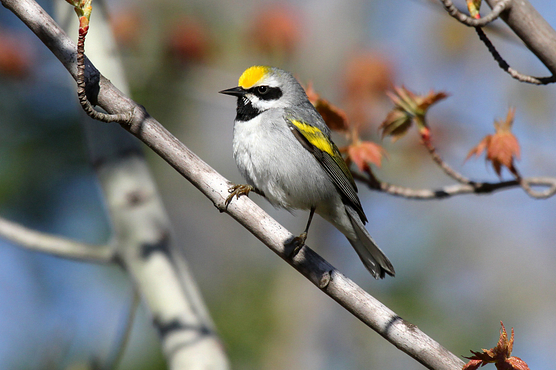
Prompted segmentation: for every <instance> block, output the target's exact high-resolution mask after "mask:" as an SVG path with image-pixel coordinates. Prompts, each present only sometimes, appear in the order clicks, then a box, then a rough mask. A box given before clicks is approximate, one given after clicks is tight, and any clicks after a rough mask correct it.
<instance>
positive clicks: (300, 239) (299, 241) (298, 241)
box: [290, 207, 315, 258]
mask: <svg viewBox="0 0 556 370" xmlns="http://www.w3.org/2000/svg"><path fill="white" fill-rule="evenodd" d="M314 214H315V207H311V212H310V213H309V220H307V226H305V231H303V232H302V233H301V235H299V236H296V237H295V238H293V240H292V245H293V247H294V248H293V250H292V252H291V253H290V258H293V257H295V256H296V255H297V253H299V250H300V249H301V248H302V247H303V246H304V245H305V240H307V233H308V232H309V226H311V221H312V220H313V215H314Z"/></svg>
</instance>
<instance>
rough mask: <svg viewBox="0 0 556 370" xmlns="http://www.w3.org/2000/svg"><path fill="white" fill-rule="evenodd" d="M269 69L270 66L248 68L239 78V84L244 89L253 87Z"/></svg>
mask: <svg viewBox="0 0 556 370" xmlns="http://www.w3.org/2000/svg"><path fill="white" fill-rule="evenodd" d="M269 69H270V67H266V66H253V67H249V68H247V69H246V70H245V72H243V74H242V75H241V77H240V78H239V82H238V85H239V86H240V87H243V88H244V89H248V88H250V87H252V86H253V85H254V84H256V83H257V82H259V81H260V80H261V78H263V77H264V76H265V75H266V74H267V73H268V70H269Z"/></svg>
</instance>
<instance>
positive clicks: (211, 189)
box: [1, 0, 463, 370]
mask: <svg viewBox="0 0 556 370" xmlns="http://www.w3.org/2000/svg"><path fill="white" fill-rule="evenodd" d="M1 1H2V3H3V4H4V6H6V7H7V8H9V9H10V10H12V11H13V12H14V13H15V14H16V15H17V16H18V17H20V19H21V20H22V21H23V22H24V23H25V24H26V25H27V26H28V27H29V28H30V29H31V30H32V31H33V32H34V33H35V34H36V35H37V36H38V37H39V38H40V39H41V40H43V42H44V43H45V44H46V45H47V46H48V47H49V48H50V49H51V50H52V51H53V53H54V54H55V55H56V56H57V57H58V58H59V59H60V61H61V62H62V63H63V64H64V65H65V66H66V68H67V69H68V70H69V71H70V73H72V75H73V76H74V78H75V70H76V68H75V50H76V47H75V45H74V44H73V43H72V42H71V41H70V40H69V38H68V37H67V36H66V35H65V34H64V33H63V32H62V31H61V30H60V29H59V27H58V26H57V25H56V23H55V22H54V21H53V20H52V19H51V18H50V17H49V16H48V15H47V14H46V13H45V12H44V11H43V10H42V9H41V8H40V7H39V6H38V5H37V4H36V3H35V2H34V1H32V0H1ZM98 105H99V106H100V107H102V108H103V109H105V110H106V111H107V112H108V113H110V114H113V113H116V114H119V113H127V112H133V115H132V119H131V120H130V124H129V125H123V127H124V128H126V129H127V130H128V131H130V132H131V133H133V134H134V135H135V136H137V137H138V138H139V139H141V140H142V141H143V142H145V143H146V144H147V145H148V146H149V147H150V148H152V149H153V150H154V151H155V152H156V153H157V154H159V155H160V156H161V157H162V158H163V159H164V160H166V161H167V162H168V163H169V164H170V165H171V166H172V167H174V168H175V169H176V170H177V171H178V172H179V173H180V174H182V175H183V176H184V177H185V178H186V179H188V180H189V181H190V182H191V183H192V184H193V185H194V186H195V187H197V188H198V189H199V190H200V191H201V192H202V193H203V194H204V195H205V196H206V197H207V198H209V199H210V200H211V201H212V202H213V204H214V205H215V206H216V207H217V208H218V209H219V210H220V211H221V212H227V213H228V214H229V215H230V216H232V217H233V218H234V219H235V220H237V221H238V222H239V223H240V224H241V225H243V226H244V227H246V228H247V229H248V230H249V231H250V232H251V233H252V234H253V235H255V236H256V237H257V238H258V239H260V240H261V241H262V242H263V243H264V244H266V245H267V246H268V247H269V248H270V249H272V250H273V251H274V252H275V253H276V254H278V255H279V256H280V257H281V258H283V259H284V260H285V261H287V262H288V263H289V264H290V265H292V266H293V267H294V268H295V269H296V270H298V271H299V272H301V273H302V274H303V275H304V276H305V277H307V278H308V279H309V280H310V281H311V282H312V283H313V284H315V285H316V286H317V287H319V289H321V290H322V291H323V292H324V293H326V294H327V295H329V296H330V297H331V298H332V299H334V300H336V301H337V302H338V303H339V304H341V305H342V306H343V307H344V308H346V309H347V310H348V311H349V312H351V313H352V314H353V315H354V316H356V317H357V318H359V319H360V320H361V321H362V322H364V323H365V324H367V325H368V326H369V327H371V328H372V329H374V330H375V331H377V332H378V333H379V334H380V335H382V336H383V337H384V338H386V339H387V340H389V341H390V342H391V343H392V344H394V345H395V346H396V347H398V348H400V349H401V350H402V351H404V352H406V353H407V354H409V355H410V356H412V357H413V358H415V359H416V360H417V361H419V362H420V363H422V364H423V365H424V366H426V367H428V368H431V369H446V370H447V369H451V370H455V369H458V370H459V369H461V368H462V366H463V361H462V360H461V359H459V358H458V357H457V356H455V355H454V354H452V353H450V352H449V351H447V350H446V349H445V348H444V347H442V346H441V345H440V344H438V343H437V342H435V341H434V340H432V339H431V338H430V337H428V336H427V335H426V334H424V333H423V332H422V331H420V330H419V329H418V328H417V327H416V326H415V325H412V324H410V323H408V322H406V321H404V320H403V319H401V318H400V317H399V316H398V315H396V314H395V313H394V312H392V311H391V310H390V309H388V308H387V307H385V306H384V305H383V304H382V303H380V302H379V301H377V300H376V299H375V298H373V297H372V296H370V295H369V294H368V293H367V292H365V291H364V290H363V289H361V288H360V287H359V286H357V285H356V284H355V283H354V282H353V281H351V280H349V279H348V278H346V277H345V276H344V275H342V274H341V273H340V272H339V271H337V270H336V269H335V268H334V267H333V266H331V265H330V264H329V263H328V262H326V261H325V260H324V259H323V258H322V257H320V256H319V255H318V254H316V253H315V252H314V251H312V250H311V249H309V248H307V247H304V248H302V249H301V251H300V252H299V253H298V254H297V255H296V256H295V257H294V258H293V259H290V258H289V255H290V252H291V250H290V249H291V248H289V246H290V243H291V241H292V240H293V238H294V235H292V234H291V233H290V232H289V231H287V230H286V229H285V228H284V227H283V226H281V225H280V224H278V223H277V222H276V221H275V220H273V219H272V218H271V217H270V216H268V214H266V213H265V212H264V211H263V210H262V209H261V208H259V207H258V206H257V205H256V204H255V203H254V202H252V201H251V200H250V199H249V198H247V197H241V198H240V199H237V200H234V202H232V203H231V204H230V206H229V207H226V206H225V200H226V198H227V197H228V188H229V186H230V182H229V181H228V180H226V179H225V178H224V177H222V176H221V175H220V174H218V173H217V172H216V171H214V170H213V169H212V168H211V167H210V166H208V165H207V164H206V163H205V162H203V161H202V160H201V159H200V158H199V157H197V156H196V155H195V154H194V153H193V152H191V151H190V150H189V149H188V148H187V147H186V146H185V145H184V144H182V143H181V142H180V141H179V140H177V139H176V138H175V137H174V136H173V135H172V134H171V133H170V132H168V131H167V130H166V129H165V128H164V127H162V126H161V125H160V124H159V123H158V122H157V121H156V120H155V119H154V118H152V117H150V116H149V115H148V113H147V112H146V111H145V109H144V108H142V107H140V106H138V105H137V104H136V103H134V102H133V101H132V100H130V99H129V98H127V97H125V96H124V95H123V94H122V93H121V92H120V91H119V90H117V89H116V88H115V87H114V86H113V85H112V84H111V83H110V81H108V80H107V79H105V78H104V77H102V76H100V78H99V93H98Z"/></svg>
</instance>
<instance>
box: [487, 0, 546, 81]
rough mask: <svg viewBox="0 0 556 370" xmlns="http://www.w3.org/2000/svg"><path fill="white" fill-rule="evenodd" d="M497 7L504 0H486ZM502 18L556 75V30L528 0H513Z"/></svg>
mask: <svg viewBox="0 0 556 370" xmlns="http://www.w3.org/2000/svg"><path fill="white" fill-rule="evenodd" d="M485 1H486V3H487V4H488V5H489V6H490V7H491V8H494V7H496V6H497V5H498V4H499V3H500V2H501V1H502V0H485ZM500 18H502V20H503V21H504V22H506V24H507V25H508V26H509V27H510V28H511V29H512V31H513V32H514V33H515V34H516V35H517V36H518V37H519V38H520V39H521V40H522V41H523V43H524V44H525V46H527V49H529V50H530V51H531V52H533V54H535V55H536V56H537V58H538V59H539V60H540V61H541V62H542V63H543V64H544V65H545V66H546V68H548V70H549V71H550V73H551V74H552V75H553V76H556V31H555V30H554V28H552V26H551V25H550V23H548V22H547V21H546V19H544V18H543V17H542V15H540V14H539V12H538V11H537V10H536V9H535V8H534V7H533V6H532V5H531V3H530V2H529V1H528V0H519V1H512V3H511V5H510V6H508V8H507V9H506V11H505V12H502V13H501V14H500Z"/></svg>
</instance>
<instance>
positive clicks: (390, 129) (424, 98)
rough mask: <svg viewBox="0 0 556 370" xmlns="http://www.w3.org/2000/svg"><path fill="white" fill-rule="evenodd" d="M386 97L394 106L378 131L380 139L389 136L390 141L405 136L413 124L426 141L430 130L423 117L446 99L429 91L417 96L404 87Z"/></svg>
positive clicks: (441, 94) (396, 88)
mask: <svg viewBox="0 0 556 370" xmlns="http://www.w3.org/2000/svg"><path fill="white" fill-rule="evenodd" d="M387 95H388V97H389V98H390V99H391V100H392V102H394V104H395V106H394V108H393V109H392V110H391V111H390V113H388V115H387V116H386V119H385V120H384V122H382V124H381V125H380V127H379V129H381V130H382V137H385V136H391V137H392V141H396V140H398V139H399V138H400V137H402V136H403V135H405V133H406V132H407V130H409V128H410V127H411V125H412V124H413V123H415V124H416V125H417V127H418V129H419V132H420V134H421V136H422V137H423V139H425V140H428V139H429V135H430V130H429V129H428V127H427V124H426V120H425V115H426V114H427V112H428V110H429V108H430V107H431V106H432V105H433V104H435V103H437V102H438V101H440V100H442V99H445V98H446V97H448V94H446V93H444V92H434V91H430V92H429V93H428V94H427V95H417V94H414V93H413V92H411V91H409V90H408V89H406V88H405V87H404V86H402V87H395V88H394V92H393V93H391V92H388V93H387Z"/></svg>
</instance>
